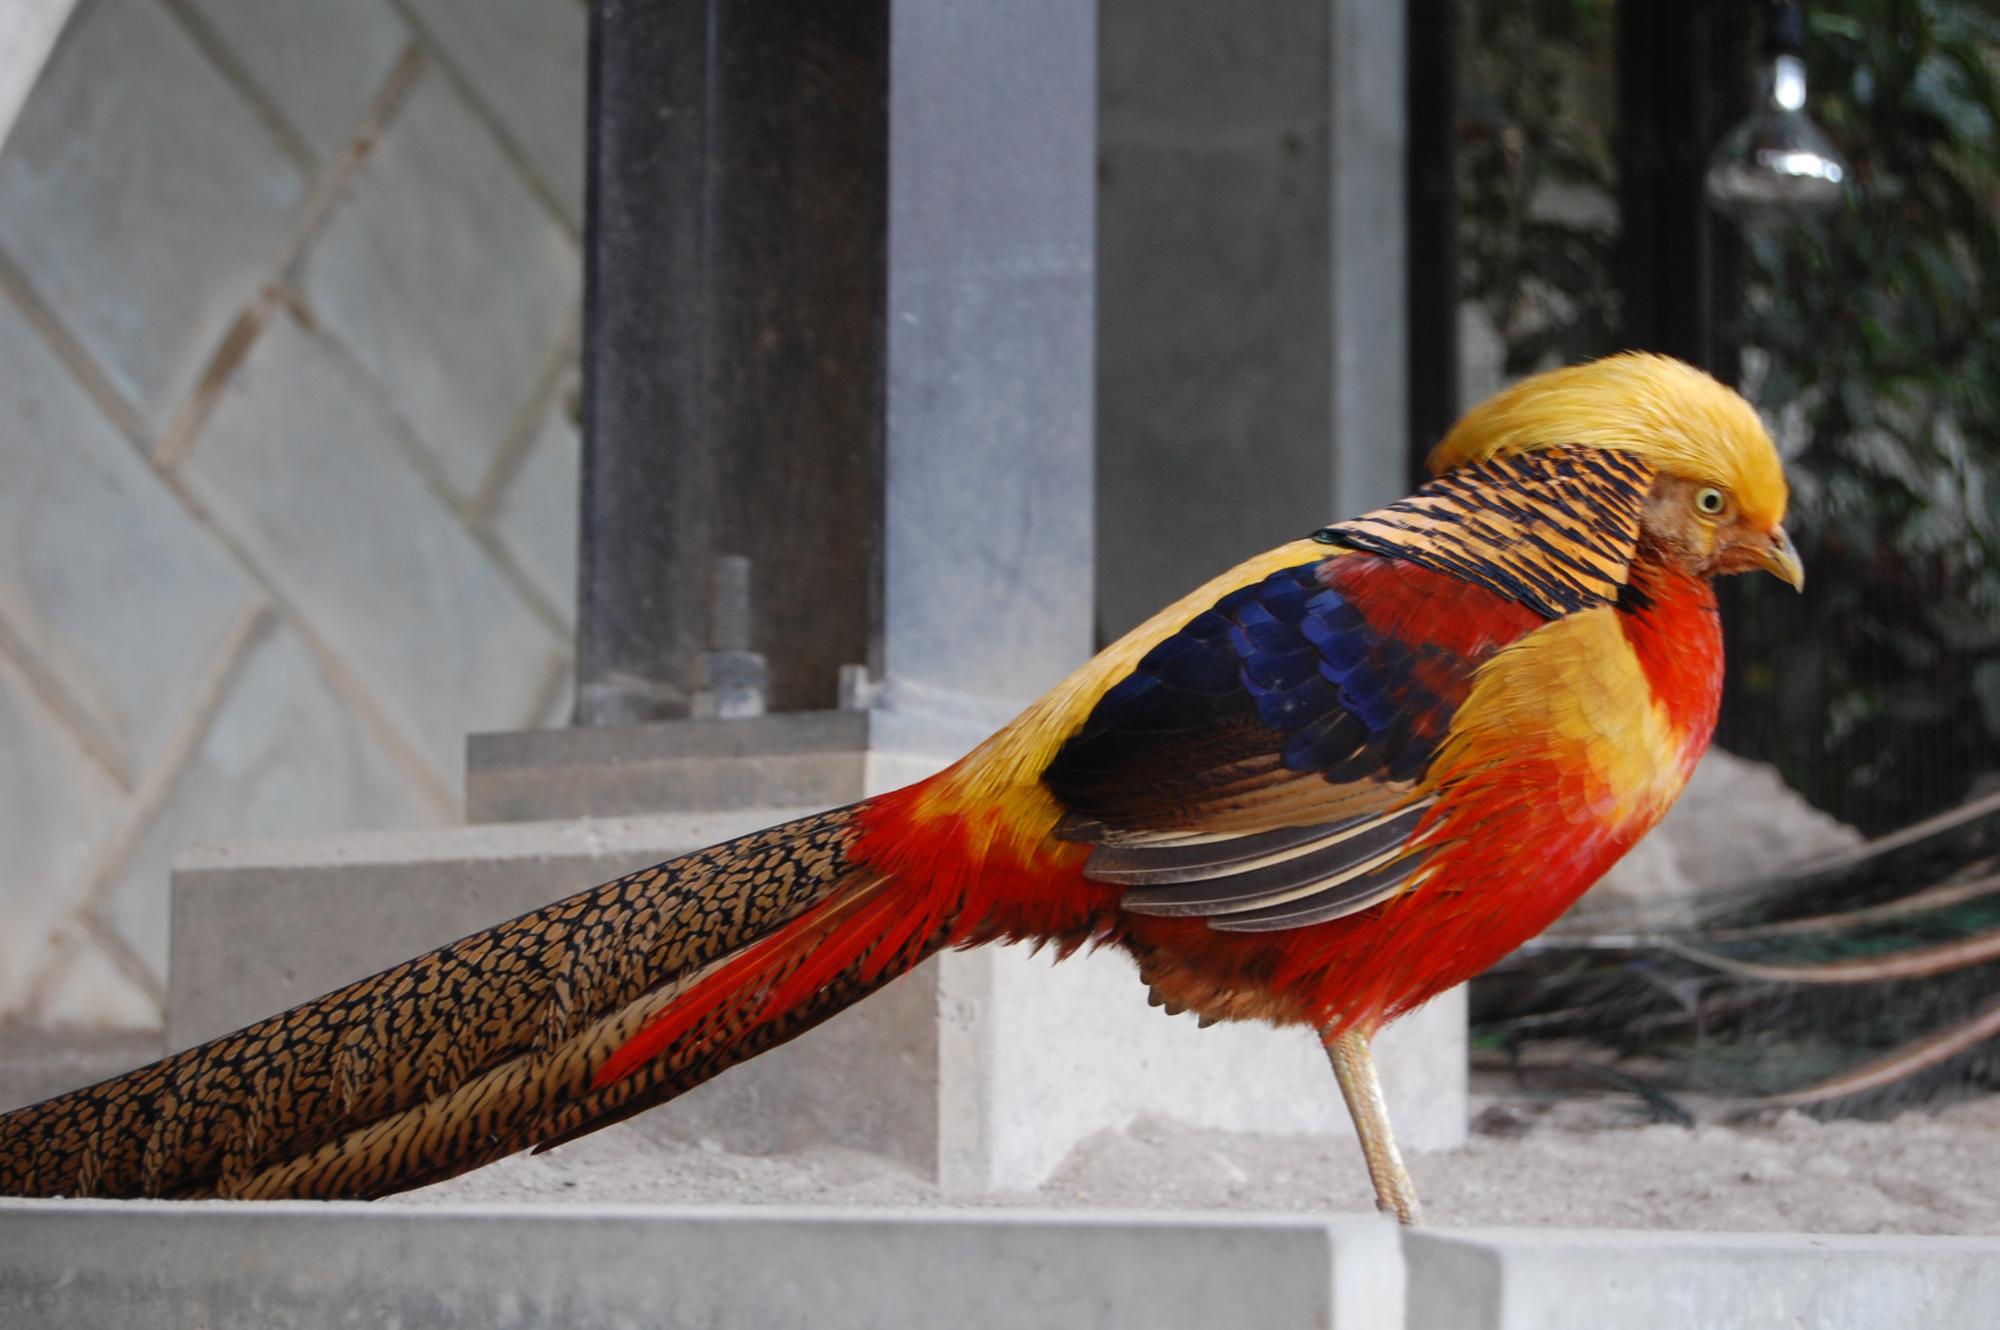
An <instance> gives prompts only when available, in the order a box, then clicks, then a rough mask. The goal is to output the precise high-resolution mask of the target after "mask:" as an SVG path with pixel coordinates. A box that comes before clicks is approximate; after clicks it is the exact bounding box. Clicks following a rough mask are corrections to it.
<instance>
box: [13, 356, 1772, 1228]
mask: <svg viewBox="0 0 2000 1330" xmlns="http://www.w3.org/2000/svg"><path fill="white" fill-rule="evenodd" d="M1431 467H1432V470H1433V472H1434V474H1435V478H1434V479H1433V480H1432V481H1430V482H1429V483H1428V484H1426V485H1425V486H1423V487H1422V488H1421V489H1420V490H1418V491H1417V493H1416V494H1414V495H1413V496H1411V497H1410V498H1409V499H1406V500H1404V501H1402V502H1400V503H1396V504H1392V505H1390V506H1389V507H1387V508H1384V509H1381V510H1379V511H1376V512H1373V513H1369V514H1367V515H1365V516H1363V517H1359V518H1356V519H1354V520H1352V521H1348V522H1343V523H1340V524H1337V525H1334V526H1329V527H1326V528H1324V529H1322V530H1320V531H1318V532H1315V533H1314V534H1313V535H1312V536H1310V537H1309V538H1306V539H1301V540H1295V541H1293V542H1291V543H1289V544H1286V545H1282V546H1280V547H1278V548H1277V549H1275V550H1272V551H1271V552H1269V553H1267V554H1263V555H1260V556H1258V557H1256V558H1254V559H1251V560H1249V561H1248V562H1247V563H1244V564H1243V565H1241V566H1240V567H1237V568H1235V569H1233V570H1232V571H1230V572H1228V573H1226V574H1224V575H1223V576H1221V577H1219V578H1217V579H1215V580H1214V581H1212V582H1210V583H1208V584H1207V585H1206V586H1204V587H1202V588H1201V589H1199V590H1197V591H1195V592H1194V593H1193V594H1192V595H1190V596H1188V597H1186V598H1185V599H1183V600H1181V601H1179V602H1178V603H1176V604H1174V605H1172V606H1170V607H1169V608H1167V609H1165V610H1163V611H1161V612H1160V613H1159V614H1157V615H1155V616H1154V617H1153V618H1152V619H1151V620H1149V621H1148V622H1146V623H1145V624H1143V625H1141V626H1140V627H1139V628H1137V629H1135V630H1133V631H1132V632H1131V633H1129V634H1127V635H1126V636H1125V637H1124V638H1123V639H1121V640H1120V641H1118V642H1117V643H1115V644H1114V645H1112V646H1111V647H1109V648H1107V649H1106V650H1104V651H1103V652H1101V653H1100V654H1099V655H1098V656H1097V657H1096V658H1095V659H1093V660H1091V661H1090V662H1089V663H1087V664H1085V665H1084V666H1083V667H1082V668H1080V669H1078V670H1077V671H1076V672H1075V673H1074V674H1072V675H1071V676H1070V677H1069V678H1068V679H1066V680H1064V681H1063V682H1062V683H1060V684H1058V685H1057V686H1056V687H1055V688H1054V689H1052V690H1051V691H1050V692H1049V693H1048V694H1047V695H1046V696H1044V697H1042V698H1041V699H1040V700H1039V701H1037V702H1035V703H1034V704H1033V705H1032V706H1030V707H1028V709H1027V710H1026V711H1024V712H1023V713H1022V714H1021V715H1020V716H1019V717H1018V718H1017V719H1016V720H1014V721H1013V722H1012V723H1011V724H1009V725H1008V726H1007V727H1006V728H1005V729H1003V730H1001V731H1000V732H999V733H997V734H995V735H994V736H993V737H992V738H991V739H989V740H987V741H986V742H985V743H983V744H981V745H980V746H979V747H978V748H976V749H975V750H974V751H973V752H972V753H970V754H969V755H968V756H966V757H965V758H963V759H962V760H960V761H959V762H957V763H955V764H954V765H952V766H951V767H949V768H947V769H946V770H945V771H943V772H941V773H940V774H938V775H937V776H934V777H932V778H930V779H928V780H924V781H920V782H918V783H917V784H915V785H912V786H909V787H908V788H905V789H902V790H898V791H895V792H894V793H890V794H885V795H881V796H878V797H876V798H872V799H867V800H864V801H862V802H860V803H858V804H854V805H852V806H850V807H846V808H840V809H836V810H834V811H832V812H827V813H821V814H818V815H816V816H813V817H808V818H804V819H801V820H799V821H796V822H791V823H788V824H786V825H783V826H779V827H774V828H772V829H770V830H768V831H763V832H759V833H757V834H755V835H751V836H746V837H743V838H741V839H738V840H734V841H730V842H727V843H725V844H722V845H717V846H714V847H712V848H710V849H706V850H703V851H700V852H699V853H695V854H691V855H688V856H686V857H683V858H679V859H674V860H671V861H669V862H667V863H663V864H660V865H658V866H656V867H653V868H648V869H645V870H643V871H641V872H637V873H633V874H631V875H630V876H628V877H624V878H620V879H618V880H617V881H615V882H610V883H607V884H605V885H603V886H600V887H597V888H595V889H594V890H590V891H586V892H583V893H581V894H579V895H576V896H572V897H570V898H568V899H566V900H562V901H558V902H556V903H555V904H553V905H549V906H547V907H545V908H543V909H541V910H537V911H535V912H534V913H532V914H528V915H524V916H522V917H521V918H518V919H514V920H511V921H509V922H507V923H503V924H500V925H498V926H496V927H494V928H492V929H489V930H488V931H486V932H484V933H478V934H475V935H473V936H471V937H467V938H464V939H462V940H460V941H458V942H455V943H453V944H451V945H450V946H447V947H443V948H440V949H439V950H437V951H434V952H431V953H429V954H427V955H424V956H420V957H418V958H416V959H415V960H412V961H408V962H406V963H404V964H402V965H399V966H397V967H395V968H394V969H390V970H386V971H384V972H383V973H381V974H378V975H375V976H373V977H372V978H368V979H363V980H360V981H359V982H357V983H354V984H350V985H349V986H347V987H346V988H342V989H340V990H338V991H336V992H333V993H329V994H327V995H326V996H324V997H321V998H318V999H316V1000H314V1001H312V1002H308V1003H305V1004H304V1005H302V1006H299V1007H295V1008H293V1009H292V1010H291V1011H288V1012H285V1013H283V1014H281V1015H277V1016H273V1017H270V1018H269V1019H267V1020H264V1021H261V1022H259V1023H257V1024H255V1025H252V1026H250V1027H248V1028H246V1029H243V1030H240V1031H238V1032H236V1033H234V1034H230V1035H225V1036H223V1037H222V1038H219V1039H216V1040H214V1041H212V1042H210V1043H207V1044H204V1045H201V1046H200V1047H198V1048H193V1049H189V1050H188V1051H186V1052H183V1053H178V1054H175V1055H173V1056H171V1057H168V1058H165V1059H163V1060H161V1061H159V1062H156V1063H153V1064H152V1065H150V1066H147V1067H142V1068H140V1069H139V1070H137V1071H134V1072H131V1073H129V1074H127V1075H124V1076H120V1077H117V1078H115V1079H113V1080H110V1081H106V1082H104V1083H103V1084H100V1085H96V1086H92V1087H90V1088H87V1089H82V1090H77V1091H74V1092H72V1093H70V1094H66V1095H62V1096H59V1097H57V1098H55V1099H51V1100H48V1101H47V1102H45V1103H41V1104H37V1105H34V1106H32V1107H28V1108H23V1109H20V1110H17V1111H15V1112H12V1113H9V1114H6V1115H5V1116H4V1117H0V1192H11V1193H25V1194H32V1195H56V1194H59V1195H71V1196H230V1197H280V1196H313V1197H335V1196H346V1197H372V1196H380V1195H383V1194H385V1193H388V1192H393V1191H397V1190H400V1189H403V1188H408V1187H414V1186H418V1185H420V1184H423V1183H426V1182H431V1181H435V1180H437V1179H439V1178H443V1177H448V1176H450V1175H452V1174H455V1173H458V1172H461V1171H463V1170H466V1169H469V1168H473V1167H476V1166H478V1165H480V1164H483V1163H486V1162H489V1161H491V1160H494V1159H497V1158H500V1157H501V1156H504V1155H507V1154H511V1153H513V1152H515V1151H517V1150H521V1149H523V1148H525V1147H528V1146H533V1145H538V1144H541V1145H547V1144H551V1143H557V1142H561V1141H564V1140H568V1139H571V1138H573V1137H575V1136H578V1135H581V1134H583V1133H585V1132H589V1131H593V1130H595V1129H596V1128H598V1127H601V1126H604V1125H606V1124H608V1123H611V1122H614V1121H617V1120H619V1119H621V1118H624V1117H627V1116H629V1115H631V1114H633V1113H636V1112H638V1111H640V1110H641V1109H644V1108H647V1107H650V1106H652V1105H654V1104H657V1103H660V1102H662V1101H664V1100H668V1099H671V1098H673V1097H674V1096H675V1095H678V1094H680V1093H681V1092H683V1091H685V1090H687V1089H689V1088H690V1087H692V1086H694V1085H697V1084H699V1083H700V1082H702V1081H705V1080H707V1079H708V1078H709V1077H711V1076H714V1075H716V1074H717V1073H718V1072H720V1071H722V1070H724V1069H725V1068H727V1067H729V1066H731V1065H733V1064H735V1063H737V1062H740V1061H742V1060H743V1059H745V1058H748V1057H752V1056H754V1055H755V1054H757V1053H759V1052H762V1051H763V1050H765V1049H767V1048H770V1047H771V1046H773V1045H775V1044H778V1043H781V1042H783V1041H784V1040H787V1039H790V1038H791V1037H793V1036H794V1035H796V1034H798V1033H800V1032H801V1031H803V1030H806V1029H808V1028H810V1027H811V1026H813V1025H815V1024H817V1023H818V1022H820V1021H822V1020H824V1019H826V1018H827V1017H828V1016H830V1015H832V1014H833V1013H834V1012H836V1011H838V1010H840V1009H841V1008H844V1007H846V1006H848V1005H849V1004H850V1003H853V1002H855V1001H856V1000H858V999H860V998H861V997H863V996H865V995H866V994H868V993H869V992H871V991H873V990H874V989H876V988H878V987H880V986H881V985H882V984H884V983H886V982H888V981H889V980H891V979H893V978H894V977H896V976H897V975H899V974H901V973H903V972H904V971H906V970H908V969H910V968H911V967H912V966H914V965H916V964H917V963H918V962H920V961H921V960H923V959H924V958H925V957H926V956H929V955H931V954H932V953H933V952H936V951H938V950H939V949H940V948H944V947H969V946H976V945H979V944H981V943H986V942H999V941H1011V940H1033V941H1037V942H1042V943H1047V944H1050V945H1052V946H1053V947H1055V948H1056V949H1057V950H1058V952H1059V953H1063V954H1067V953H1069V952H1071V951H1074V950H1075V949H1077V948H1079V947H1084V946H1114V947H1119V948H1122V949H1124V950H1125V951H1127V952H1129V953H1130V954H1131V956H1132V957H1133V958H1134V959H1135V960H1136V961H1137V963H1138V966H1139V969H1140V971H1141V974H1142V976H1143V978H1144V981H1145V982H1146V983H1148V984H1150V985H1151V986H1152V988H1153V989H1154V990H1155V992H1156V993H1157V994H1158V995H1159V996H1160V997H1161V998H1162V999H1163V1000H1164V1001H1165V1002H1167V1003H1168V1004H1170V1005H1173V1006H1176V1007H1185V1008H1189V1009H1192V1010H1193V1011H1195V1012H1198V1013H1200V1014H1201V1015H1203V1016H1205V1017H1211V1018H1216V1019H1224V1020H1264V1021H1272V1022H1277V1023H1280V1024H1301V1025H1307V1026H1310V1027H1312V1028H1313V1029H1314V1030H1317V1031H1319V1032H1320V1034H1321V1036H1322V1038H1323V1039H1324V1041H1325V1045H1326V1047H1327V1050H1328V1052H1329V1055H1330V1057H1331V1059H1332V1062H1333V1066H1334V1070H1335V1072H1336V1074H1337V1078H1338V1081H1339V1085H1340V1088H1341V1091H1342V1093H1343V1094H1344V1095H1345V1097H1346V1100H1347V1103H1348V1106H1349V1108H1350V1109H1351V1110H1352V1113H1353V1117H1354V1120H1355V1122H1356V1124H1357V1127H1358V1130H1359V1132H1360V1136H1361V1140H1362V1145H1363V1148H1364V1152H1365V1153H1366V1155H1367V1159H1368V1164H1369V1169H1370V1174H1371V1177H1372V1178H1373V1181H1374V1183H1375V1188H1376V1194H1377V1201H1378V1204H1379V1205H1380V1206H1381V1207H1382V1208H1384V1209H1387V1210H1391V1211H1393V1212H1394V1213H1396V1214H1397V1215H1398V1216H1399V1217H1401V1218H1402V1219H1403V1220H1405V1221H1407V1222H1413V1221H1415V1219H1416V1218H1417V1214H1418V1207H1417V1198H1416V1196H1415V1194H1414V1191H1413V1189H1412V1188H1411V1185H1410V1182H1409V1178H1408V1176H1407V1174H1406V1173H1405V1172H1404V1170H1403V1168H1402V1164H1401V1161H1400V1159H1399V1158H1398V1156H1397V1153H1396V1148H1395V1144H1394V1140H1393V1137H1392V1136H1391V1134H1390V1129H1389V1123H1388V1121H1387V1117H1386V1114H1385V1112H1384V1109H1383V1106H1382V1100H1381V1095H1380V1091H1379V1088H1378V1086H1377V1083H1376V1079H1375V1074H1374V1068H1373V1065H1372V1062H1371V1060H1370V1056H1369V1042H1370V1040H1371V1039H1372V1038H1373V1036H1374V1035H1375V1033H1376V1032H1377V1031H1378V1030H1379V1029H1381V1028H1382V1026H1383V1025H1384V1023H1385V1022H1388V1021H1390V1020H1393V1019H1395V1018H1396V1017H1397V1016H1398V1015H1400V1014H1402V1013H1404V1012H1407V1011H1409V1010H1411V1009H1412V1008H1414V1007H1416V1006H1418V1005H1419V1004H1421V1003H1422V1002H1424V1001H1425V1000H1426V999H1428V998H1430V997H1432V996H1433V995H1435V994H1437V993H1439V992H1441V991H1443V990H1444V989H1446V988H1449V987H1451V986H1452V985H1454V984H1458V983H1460V982H1462V981H1463V980H1465V979H1467V978H1469V977H1470V976H1471V975H1473V974H1475V973H1477V972H1478V971H1480V970H1482V969H1484V968H1485V967H1486V966H1488V965H1490V964H1492V963H1493V962H1494V961H1495V960H1497V959H1498V958H1500V957H1501V956H1502V955H1504V954H1505V953H1506V952H1507V951H1509V950H1510V949H1512V948H1513V947H1515V946H1516V945H1517V944H1519V943H1520V942H1522V941H1523V940H1525V939H1526V938H1528V937H1530V936H1531V935H1533V934H1534V933H1536V932H1538V931H1539V930H1541V929H1542V928H1543V927H1544V926H1546V925H1547V924H1548V923H1549V922H1550V921H1551V920H1553V919H1554V918H1555V917H1556V916H1557V915H1558V914H1560V913H1561V912H1562V910H1563V908H1564V907H1565V906H1567V905H1568V904H1569V903H1570V902H1571V901H1572V900H1574V899H1575V898H1576V897H1577V895H1578V894H1580V893H1581V892H1582V891H1583V890H1584V889H1585V888H1586V887H1588V886H1589V885H1590V884H1591V883H1592V882H1593V881H1594V880H1595V879H1596V878H1597V877H1598V876H1599V875H1600V874H1601V873H1603V872H1604V870H1605V869H1606V868H1608V867H1609V866H1610V865H1611V864H1612V863H1613V862H1614V861H1615V860H1617V859H1618V857H1619V856H1620V855H1622V854H1623V853H1624V852H1625V851H1626V850H1627V849H1628V848H1629V847H1630V846H1631V845H1632V844H1633V842H1634V841H1636V840H1637V839H1638V838H1639V837H1640V836H1641V835H1643V834H1644V833H1645V832H1646V831H1647V830H1648V829H1649V828H1650V827H1652V826H1653V824H1654V823H1655V822H1657V821H1658V820H1659V818H1660V816H1661V815H1662V814H1663V813H1664V812H1665V810H1666V808H1667V806H1668V805H1669V804H1670V803H1671V802H1672V801H1673V800H1674V798H1675V797H1676V796H1677V795H1678V794H1679V792H1680V790H1681V787H1682V785H1683V783H1684V782H1685V781H1686V780H1687V778H1688V774H1689V772H1690V770H1691V769H1692V768H1693V766H1694V763H1695V760H1696V759H1697V758H1698V757H1699V756H1700V754H1701V752H1702V750H1703V748H1704V747H1705V746H1706V745H1707V743H1708V740H1709V734H1710V731H1711V729H1712V727H1713V725H1714V722H1715V717H1716V707H1717V703H1718V700H1719V696H1720V685H1721V679H1722V655H1721V652H1722V643H1721V635H1720V630H1719V627H1718V623H1717V616H1716V603H1715V598H1714V594H1713V591H1712V589H1711V587H1710V578H1711V577H1712V576H1713V575H1715V574H1717V573H1729V572H1737V571H1741V570H1746V569H1755V568H1762V569H1766V570H1768V571H1770V572H1773V573H1775V574H1777V575H1778V576H1779V577H1781V578H1783V579H1785V580H1786V581H1788V582H1790V583H1792V584H1793V585H1794V586H1798V585H1801V584H1802V581H1803V576H1802V572H1801V569H1800V566H1799V561H1798V557H1797V555H1796V554H1795V553H1794V552H1793V549H1792V546H1791V544H1790V542H1789V541H1788V539H1787V538H1786V535H1785V530H1784V528H1783V526H1782V525H1780V522H1781V519H1782V518H1783V516H1784V511H1785V501H1786V489H1785V481H1784V476H1783V473H1782V471H1781V469H1780V467H1779V463H1778V457H1777V453H1776V451H1775V450H1774V449H1773V447H1772V445H1771V441H1770V439H1769V437H1768V436H1767V435H1766V433H1765V432H1764V430H1763V428H1762V427H1761V426H1760V425H1759V423H1758V420H1757V417H1756V415H1755V413H1754V412H1753V411H1752V410H1751V409H1750V407H1749V406H1748V405H1747V404H1746V403H1745V402H1743V400H1742V399H1741V398H1739V397H1737V396H1736V395H1735V394H1734V393H1733V392H1731V391H1729V390H1728V389H1727V388H1724V387H1723V386H1721V385H1720V384H1718V383H1716V382H1715V381H1714V380H1712V379H1710V378H1708V377H1707V376H1706V375H1703V374H1701V373H1700V372H1698V371H1696V370H1693V369H1690V368H1688V367H1687V366H1685V365H1682V364H1679V363H1677V362H1674V361H1671V360H1665V359H1661V358H1658V357H1654V356H1644V355H1628V356H1621V357H1615V358H1612V359H1609V360H1603V361H1598V362H1596V363H1594V364H1590V365H1585V366H1580V367H1576V368H1570V369H1563V370H1556V371H1552V372H1550V373H1546V374H1542V375H1539V376H1536V377H1535V378H1532V379H1529V380H1527V381H1525V382H1523V383H1521V384H1519V385H1517V386H1516V387H1514V388H1512V389H1510V390H1508V391H1506V392H1504V393H1502V394H1500V395H1499V396H1497V397H1495V398H1493V399H1492V400H1490V401H1488V402H1486V403H1484V404H1483V405H1481V406H1479V407H1477V408H1475V409H1474V410H1473V411H1471V412H1470V413H1469V414H1467V415H1466V416H1465V418H1464V419H1463V420H1461V421H1460V422H1459V423H1458V424H1457V425H1456V426H1455V427H1454V428H1453V430H1452V431H1451V433H1450V434H1449V435H1448V436H1447V437H1446V438H1445V440H1444V441H1443V442H1442V443H1441V444H1440V445H1439V446H1438V448H1437V450H1436V451H1435V453H1434V454H1433V456H1432V458H1431Z"/></svg>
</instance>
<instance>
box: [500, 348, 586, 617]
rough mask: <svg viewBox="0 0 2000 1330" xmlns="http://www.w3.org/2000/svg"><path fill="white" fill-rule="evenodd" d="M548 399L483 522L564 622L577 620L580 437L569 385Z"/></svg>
mask: <svg viewBox="0 0 2000 1330" xmlns="http://www.w3.org/2000/svg"><path fill="white" fill-rule="evenodd" d="M571 382H573V381H572V380H569V379H567V378H566V379H565V381H564V386H563V389H562V390H560V391H558V392H557V393H556V394H555V395H554V397H553V398H552V399H551V400H550V402H549V405H548V408H547V410H546V411H544V412H543V414H542V423H541V425H540V426H539V427H538V428H537V429H536V430H535V435H534V438H533V440H532V441H531V442H530V443H529V445H528V455H527V456H526V457H524V458H522V459H521V464H520V466H519V467H518V468H517V469H516V470H515V472H514V474H513V476H512V477H511V478H510V479H509V480H508V482H507V487H506V489H504V490H502V491H501V493H500V497H499V500H498V501H497V502H496V503H495V504H494V506H493V511H492V513H491V514H489V515H488V517H487V519H486V522H487V526H488V528H489V529H490V530H491V531H492V533H493V535H494V536H495V537H496V538H497V539H498V540H499V541H500V543H501V545H503V546H504V547H505V548H506V550H507V552H508V553H509V554H511V555H513V556H514V560H515V562H516V563H518V564H520V565H521V571H522V572H524V573H526V574H527V576H528V580H529V581H531V582H533V583H534V585H535V589H536V590H537V591H539V592H541V593H542V595H543V596H544V597H546V598H547V599H548V602H549V604H551V605H553V606H554V607H555V610H556V613H557V614H558V615H560V616H561V617H562V621H563V623H564V624H566V625H569V624H574V623H575V621H576V564H577V524H578V517H579V514H580V512H581V508H582V504H581V500H580V498H579V484H578V482H579V471H580V468H581V467H582V464H583V436H582V433H581V431H580V430H579V429H578V428H577V424H576V422H575V420H573V419H572V418H571V416H570V410H569V408H570V396H569V391H568V388H569V385H570V383H571Z"/></svg>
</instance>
